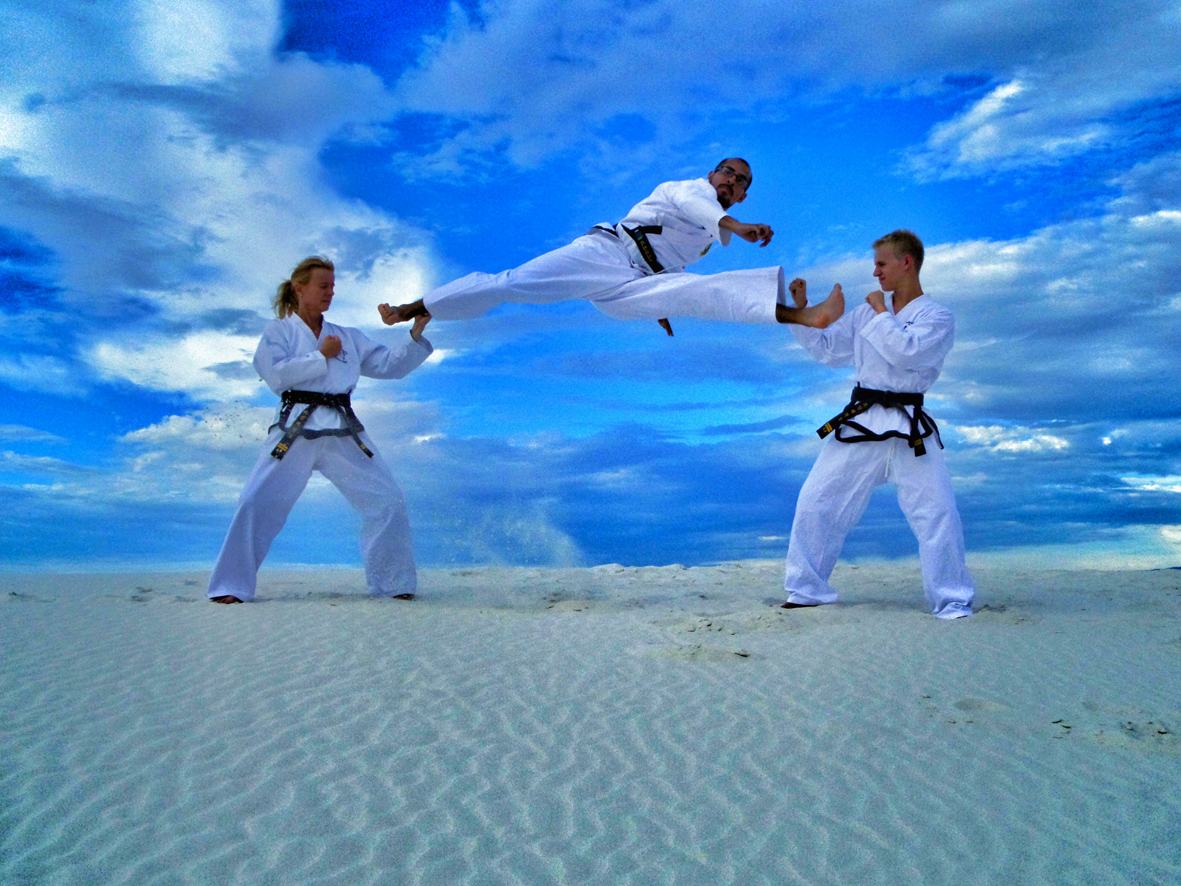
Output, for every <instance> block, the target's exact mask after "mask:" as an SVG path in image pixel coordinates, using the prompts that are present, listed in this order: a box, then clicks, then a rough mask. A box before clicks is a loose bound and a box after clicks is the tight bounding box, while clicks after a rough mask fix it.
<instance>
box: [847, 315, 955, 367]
mask: <svg viewBox="0 0 1181 886" xmlns="http://www.w3.org/2000/svg"><path fill="white" fill-rule="evenodd" d="M861 336H862V338H864V339H865V340H866V342H868V343H869V345H870V347H872V348H873V349H874V350H875V351H877V352H878V353H879V354H881V355H882V357H883V358H884V359H885V360H886V361H887V362H889V363H890V365H891V366H896V367H897V368H899V369H925V368H927V367H929V366H933V365H938V364H940V363H942V361H943V359H944V358H945V357H946V356H947V355H948V353H949V352H950V351H951V346H952V344H954V342H955V317H954V316H953V315H952V313H951V311H946V310H935V311H926V312H924V313H923V314H921V315H919V316H918V317H916V318H915V320H914V322H912V323H910V324H909V325H908V326H906V327H903V325H902V324H901V323H899V322H898V318H897V317H895V316H894V315H893V314H891V313H890V312H889V311H886V312H884V313H881V314H878V315H876V316H875V317H874V318H873V319H872V320H870V321H869V322H868V323H866V324H865V326H864V327H862V330H861Z"/></svg>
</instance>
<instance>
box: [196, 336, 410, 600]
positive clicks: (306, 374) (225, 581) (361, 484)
mask: <svg viewBox="0 0 1181 886" xmlns="http://www.w3.org/2000/svg"><path fill="white" fill-rule="evenodd" d="M320 334H321V337H323V336H327V335H335V336H338V337H339V338H340V342H341V346H342V347H341V352H340V354H339V355H338V356H336V357H333V358H332V359H331V360H325V359H324V355H323V354H321V353H320V350H319V348H320V339H317V338H316V336H315V334H314V333H313V332H312V330H311V329H309V328H308V326H307V324H306V323H304V321H303V320H302V319H300V318H299V317H298V316H295V315H294V314H293V315H290V316H288V317H286V318H284V319H282V320H274V321H272V322H271V323H269V324H268V325H267V328H266V330H265V331H264V332H263V335H262V341H260V342H259V343H258V349H257V350H256V351H255V353H254V368H255V369H256V370H257V371H258V374H259V375H260V376H261V377H262V379H263V381H265V382H266V383H267V385H269V386H270V388H271V390H273V391H274V392H275V393H276V394H282V393H283V391H287V390H299V391H318V392H320V393H326V394H332V393H336V394H340V393H351V392H352V390H353V388H354V387H356V384H357V380H358V379H359V378H360V377H361V376H362V375H365V376H369V377H370V378H403V377H404V376H406V375H407V374H409V373H410V372H411V371H412V370H414V369H415V368H416V367H418V366H419V365H420V364H421V363H422V362H423V361H424V360H425V359H426V358H427V357H429V356H430V354H431V351H432V347H431V343H430V342H429V341H427V340H426V339H425V338H421V339H420V340H419V341H417V342H416V341H414V339H412V338H410V337H409V336H407V337H406V340H405V341H404V342H403V343H402V344H400V345H397V346H395V347H392V348H387V347H386V346H384V345H380V344H377V343H376V342H374V341H372V340H370V339H369V338H368V337H366V335H365V334H364V333H363V332H361V331H360V330H359V329H353V328H351V327H347V326H337V325H335V324H333V323H329V322H327V321H325V322H324V328H323V330H322V331H321V333H320ZM304 408H306V407H305V406H303V405H300V404H296V405H295V406H294V407H293V408H292V410H291V413H290V415H289V416H288V421H287V425H288V426H290V424H291V422H294V421H295V419H296V417H297V416H298V415H299V414H300V412H302V411H303V409H304ZM281 409H282V407H281V406H280V408H279V410H277V411H276V419H275V420H276V421H278V420H279V412H280V411H281ZM341 427H345V424H344V423H343V422H342V420H341V417H340V415H339V413H337V412H336V410H334V409H332V408H330V407H324V406H319V407H317V408H316V410H315V411H314V412H313V413H312V415H311V417H310V418H309V419H308V422H307V424H306V425H305V430H309V431H315V430H327V429H333V428H341ZM283 434H284V429H283V428H275V429H274V430H272V431H271V432H270V434H269V435H268V436H267V439H266V442H265V443H263V447H262V451H261V452H260V453H259V456H258V461H256V462H255V464H254V469H253V470H252V471H251V473H250V478H249V479H248V480H247V481H246V488H245V489H243V490H242V496H241V498H240V499H239V500H238V509H237V511H236V512H235V513H234V519H233V521H232V522H231V523H230V529H229V532H228V533H227V534H226V539H225V542H224V543H223V544H222V548H221V554H220V555H219V556H218V558H217V565H216V566H214V568H213V574H212V575H211V576H210V578H209V596H210V597H220V596H222V595H224V594H232V595H233V596H235V597H237V598H238V599H240V600H250V599H251V598H253V597H254V588H255V584H256V582H257V578H258V568H259V566H261V565H262V561H263V559H264V558H265V557H266V555H267V551H268V550H270V547H271V542H273V541H274V540H275V536H277V535H278V534H279V530H280V529H282V528H283V524H284V523H285V522H286V521H287V515H288V514H290V513H291V509H292V507H294V506H295V502H296V500H297V499H298V498H299V496H300V494H301V493H302V492H303V490H304V487H306V486H307V483H308V480H309V479H310V478H311V475H312V471H313V470H316V471H319V472H320V473H321V474H323V475H324V476H325V477H327V478H328V479H329V480H330V481H331V482H332V483H333V485H335V486H336V488H337V489H339V490H340V491H341V493H343V494H344V497H345V498H346V499H347V500H348V502H349V504H351V505H352V506H353V507H354V508H356V509H357V511H358V512H359V513H360V515H361V553H362V556H363V558H364V562H365V579H366V584H367V585H368V589H369V593H370V594H373V595H374V596H393V595H395V594H403V593H411V592H413V591H414V589H415V587H416V585H417V572H416V570H415V565H414V551H413V549H412V547H411V543H410V522H409V520H408V519H407V516H406V504H405V501H404V500H403V498H402V490H401V489H400V488H399V487H398V484H397V483H396V482H395V481H394V478H393V476H392V475H391V474H390V471H389V468H387V467H386V464H385V462H384V461H382V458H381V454H380V453H378V451H377V448H376V447H375V446H374V445H373V442H372V441H371V440H370V439H369V435H368V434H366V433H364V432H362V433H361V434H360V435H359V436H360V439H361V440H363V441H364V443H365V445H366V446H367V447H368V448H369V450H370V451H371V452H372V453H373V457H372V458H370V457H369V456H367V455H366V454H365V453H364V452H362V451H361V447H359V446H358V445H357V441H356V440H355V439H353V438H352V437H351V436H349V437H329V436H326V437H317V438H314V439H307V438H304V437H296V438H295V440H294V441H292V443H291V448H290V449H289V450H288V451H287V454H286V455H284V456H283V458H282V459H277V458H275V457H273V456H272V455H271V451H272V450H273V449H274V448H275V444H277V443H278V442H279V440H280V439H281V438H282V437H283Z"/></svg>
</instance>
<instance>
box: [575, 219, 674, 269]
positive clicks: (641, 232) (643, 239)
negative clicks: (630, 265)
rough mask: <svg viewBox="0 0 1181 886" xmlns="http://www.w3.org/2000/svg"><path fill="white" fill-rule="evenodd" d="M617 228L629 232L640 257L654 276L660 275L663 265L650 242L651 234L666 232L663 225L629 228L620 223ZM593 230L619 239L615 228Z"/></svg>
mask: <svg viewBox="0 0 1181 886" xmlns="http://www.w3.org/2000/svg"><path fill="white" fill-rule="evenodd" d="M616 227H620V228H623V229H624V230H625V231H627V234H628V236H629V237H631V238H632V240H634V241H635V243H636V248H637V249H638V250H640V255H641V256H642V257H643V259H644V262H645V263H646V264H647V265H648V267H649V268H651V269H652V273H653V274H659V273H661V272H662V271H663V270H664V265H662V264H661V263H660V262H659V260H657V258H656V250H655V249H653V248H652V244H651V243H649V242H648V235H649V234H659V233H660V232H661V231H663V230H664V226H663V225H637V226H636V227H634V228H629V227H628V226H627V225H625V224H623V223H622V222H620V223H619V224H618V225H617V226H616ZM592 230H595V231H604V232H606V233H608V234H610V235H611V236H613V237H618V236H619V232H618V231H616V230H615V228H608V227H606V226H604V225H595V226H594V228H592Z"/></svg>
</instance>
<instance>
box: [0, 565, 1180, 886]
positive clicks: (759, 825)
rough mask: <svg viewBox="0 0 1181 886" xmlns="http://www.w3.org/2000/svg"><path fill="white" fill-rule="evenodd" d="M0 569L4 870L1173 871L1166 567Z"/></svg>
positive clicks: (1145, 874) (116, 875)
mask: <svg viewBox="0 0 1181 886" xmlns="http://www.w3.org/2000/svg"><path fill="white" fill-rule="evenodd" d="M205 578H206V576H204V575H196V574H190V575H176V574H173V575H135V576H127V575H101V576H74V575H45V576H11V575H10V576H0V587H2V591H0V597H2V599H3V602H2V603H0V649H2V651H3V664H2V666H0V674H2V677H3V680H2V684H0V883H3V884H5V886H17V884H38V886H40V884H106V883H135V884H139V883H153V884H156V883H158V884H172V883H177V884H180V883H186V884H206V883H208V884H292V883H328V884H342V886H345V884H347V886H357V884H370V883H372V884H424V886H449V884H466V883H471V884H525V886H544V884H559V883H562V884H578V886H583V884H643V886H649V884H674V883H675V884H679V886H681V884H703V886H704V884H708V886H715V884H744V886H745V884H762V883H767V884H795V883H800V884H889V886H899V884H940V886H944V884H965V883H972V884H975V883H980V884H985V883H987V884H997V883H1001V884H1007V886H1018V884H1041V883H1046V884H1067V883H1078V884H1095V883H1102V884H1122V883H1127V884H1137V886H1144V884H1150V883H1161V884H1164V883H1177V882H1181V572H1177V571H1161V572H1135V573H1132V572H1125V573H1115V572H1057V573H1019V572H1015V571H1010V572H1001V571H993V572H987V571H979V572H978V574H977V578H978V581H979V585H980V592H979V595H978V597H977V605H978V606H986V607H987V608H985V609H983V610H982V611H980V612H979V613H978V614H977V615H976V616H975V617H973V618H971V619H965V620H962V621H955V622H943V621H939V620H938V619H935V618H932V617H930V616H928V615H926V614H925V613H924V611H923V601H922V594H921V592H920V591H919V589H918V587H917V584H918V577H917V575H916V574H915V572H914V570H913V569H911V568H909V567H905V566H897V565H892V566H873V567H872V568H871V567H868V566H863V567H861V568H854V567H849V566H842V567H841V568H840V569H839V571H838V574H837V584H838V585H839V586H841V587H842V588H843V589H844V599H843V601H842V602H841V603H840V604H838V605H836V606H832V607H825V608H822V609H817V610H804V611H796V612H783V611H781V610H774V609H772V608H771V607H770V606H769V605H768V604H770V603H774V602H778V601H779V599H780V597H779V591H778V589H779V586H780V580H781V578H780V565H779V564H778V563H742V564H730V565H723V566H717V567H709V568H695V569H683V568H681V567H663V568H644V569H624V568H622V567H617V566H606V567H598V568H595V569H522V568H514V569H494V568H489V569H464V570H426V571H424V573H423V575H422V585H423V587H422V593H421V596H420V599H419V600H417V601H415V602H412V603H400V602H393V601H385V600H371V599H369V598H367V597H366V596H364V593H363V589H364V582H363V579H362V578H361V575H360V573H359V572H352V571H318V572H313V571H303V572H295V573H279V572H265V571H264V573H263V575H262V581H261V583H260V588H259V598H258V600H257V601H256V602H255V603H253V604H249V605H244V606H215V605H212V604H210V603H208V602H206V601H205V598H204V581H205Z"/></svg>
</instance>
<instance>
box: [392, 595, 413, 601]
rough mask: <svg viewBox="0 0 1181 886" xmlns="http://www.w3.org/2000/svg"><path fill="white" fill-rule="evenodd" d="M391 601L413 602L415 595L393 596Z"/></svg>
mask: <svg viewBox="0 0 1181 886" xmlns="http://www.w3.org/2000/svg"><path fill="white" fill-rule="evenodd" d="M390 599H391V600H413V599H414V595H413V594H394V596H392V597H391V598H390Z"/></svg>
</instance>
